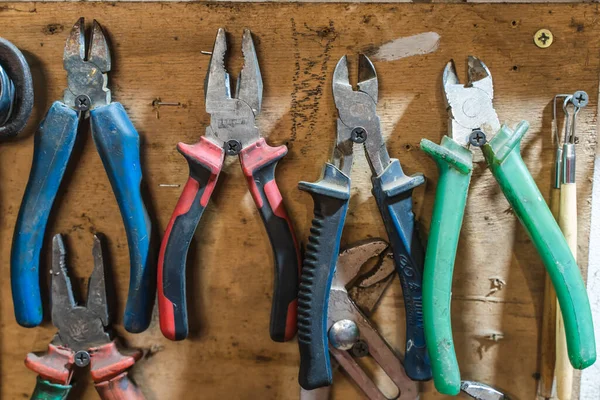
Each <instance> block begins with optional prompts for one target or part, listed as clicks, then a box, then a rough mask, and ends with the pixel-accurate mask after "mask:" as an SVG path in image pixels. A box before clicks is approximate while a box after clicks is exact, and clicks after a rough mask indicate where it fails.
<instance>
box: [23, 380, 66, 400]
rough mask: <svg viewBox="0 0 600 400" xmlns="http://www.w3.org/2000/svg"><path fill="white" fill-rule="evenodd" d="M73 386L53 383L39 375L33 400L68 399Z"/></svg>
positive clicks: (32, 396)
mask: <svg viewBox="0 0 600 400" xmlns="http://www.w3.org/2000/svg"><path fill="white" fill-rule="evenodd" d="M71 387H72V386H71V385H60V384H58V383H52V382H50V381H47V380H45V379H42V378H41V377H39V376H38V377H37V380H36V383H35V390H34V391H33V394H32V395H31V400H66V398H67V396H69V392H70V391H71Z"/></svg>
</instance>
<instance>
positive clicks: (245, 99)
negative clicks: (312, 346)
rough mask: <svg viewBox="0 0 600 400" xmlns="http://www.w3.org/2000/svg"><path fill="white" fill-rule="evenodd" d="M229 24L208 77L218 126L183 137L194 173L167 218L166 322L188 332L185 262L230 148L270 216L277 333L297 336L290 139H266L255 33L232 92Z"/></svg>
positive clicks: (161, 272) (175, 336)
mask: <svg viewBox="0 0 600 400" xmlns="http://www.w3.org/2000/svg"><path fill="white" fill-rule="evenodd" d="M226 52H227V41H226V37H225V30H223V29H219V31H218V32H217V38H216V39H215V45H214V49H213V52H212V56H211V59H210V65H209V69H208V72H207V75H206V80H205V83H204V95H205V102H206V112H207V113H209V114H210V125H209V126H208V127H207V128H206V133H205V135H204V136H202V137H201V138H200V141H199V142H198V143H196V144H194V145H187V144H184V143H179V144H178V145H177V150H179V152H180V153H181V154H182V155H183V156H184V157H185V158H186V160H187V162H188V164H189V167H190V177H189V179H188V181H187V183H186V185H185V187H184V189H183V192H182V193H181V197H180V198H179V201H178V202H177V205H176V207H175V211H174V212H173V215H172V216H171V220H170V221H169V224H168V225H167V229H166V231H165V235H164V237H163V240H162V243H161V246H160V254H159V259H158V305H159V312H160V328H161V330H162V332H163V334H164V335H165V337H167V338H169V339H171V340H181V339H184V338H186V337H187V335H188V321H187V306H186V287H185V268H186V259H187V252H188V248H189V245H190V242H191V240H192V238H193V236H194V232H195V231H196V227H197V226H198V223H199V222H200V218H201V217H202V214H203V213H204V209H205V208H206V205H207V204H208V201H209V199H210V196H211V194H212V192H213V190H214V188H215V185H216V183H217V179H218V177H219V173H220V172H221V169H222V168H223V162H224V158H225V154H227V155H231V156H238V157H239V160H240V164H241V166H242V171H243V172H244V175H245V176H246V181H247V183H248V188H249V189H250V193H251V195H252V198H253V199H254V202H255V203H256V206H257V208H258V211H259V213H260V216H261V218H262V220H263V223H264V225H265V228H266V230H267V234H268V236H269V240H270V242H271V247H272V248H273V255H274V259H275V284H274V289H273V303H272V308H271V327H270V334H271V339H273V340H274V341H278V342H283V341H287V340H290V339H291V338H293V337H294V335H295V334H296V308H297V292H298V279H299V270H300V259H299V251H298V245H297V242H296V238H295V235H294V229H293V227H292V223H291V221H290V219H289V217H288V215H287V212H286V210H285V207H284V205H283V200H282V197H281V193H280V192H279V188H278V187H277V183H276V182H275V167H276V165H277V162H278V161H279V160H280V159H281V158H282V157H283V156H285V155H286V154H287V148H286V147H285V146H278V147H271V146H269V145H268V144H267V143H266V142H265V139H263V138H262V137H261V135H260V132H259V131H258V128H257V126H256V121H255V118H256V116H257V115H258V114H259V113H260V109H261V103H262V89H263V84H262V76H261V74H260V68H259V65H258V58H257V56H256V51H255V48H254V42H253V40H252V34H251V32H250V31H249V30H248V29H246V30H244V35H243V37H242V52H243V55H244V67H243V68H242V71H241V73H240V75H239V77H238V81H237V85H236V86H237V88H236V89H237V90H236V92H235V96H234V97H232V96H231V83H230V81H229V73H228V72H227V71H226V69H225V65H224V62H225V61H224V60H225V54H226Z"/></svg>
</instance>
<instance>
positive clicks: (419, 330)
mask: <svg viewBox="0 0 600 400" xmlns="http://www.w3.org/2000/svg"><path fill="white" fill-rule="evenodd" d="M372 181H373V195H374V196H375V200H376V201H377V205H378V207H379V211H380V212H381V216H382V218H383V222H384V225H385V229H386V231H387V234H388V237H389V240H390V244H391V246H392V250H393V253H394V262H395V264H396V271H397V272H398V275H399V276H400V283H401V285H402V295H403V296H404V307H405V309H406V352H405V353H404V368H405V370H406V374H407V375H408V377H409V378H411V379H413V380H419V381H422V380H428V379H431V366H430V363H429V357H428V355H427V347H426V345H425V333H424V330H423V307H422V304H423V293H422V285H423V259H424V250H423V245H422V244H421V241H420V238H419V232H418V230H417V227H416V226H415V216H414V214H413V211H412V206H413V204H412V191H413V189H414V188H415V187H417V186H419V185H422V184H423V183H425V178H424V177H423V175H420V174H419V175H414V176H407V175H405V174H404V172H403V171H402V167H401V165H400V162H399V161H398V160H396V159H392V161H391V163H390V164H389V165H388V166H387V167H386V169H385V170H384V171H383V173H382V174H381V175H380V176H377V177H373V179H372Z"/></svg>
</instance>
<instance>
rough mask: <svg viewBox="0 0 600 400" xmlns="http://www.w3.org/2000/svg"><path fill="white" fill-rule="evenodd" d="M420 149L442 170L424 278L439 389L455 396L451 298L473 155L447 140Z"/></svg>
mask: <svg viewBox="0 0 600 400" xmlns="http://www.w3.org/2000/svg"><path fill="white" fill-rule="evenodd" d="M421 149H422V150H423V151H425V152H426V153H427V154H429V155H430V156H431V157H432V158H433V159H434V160H435V162H436V164H437V167H438V170H439V180H438V185H437V190H436V194H435V201H434V205H433V214H432V217H431V228H430V231H429V241H428V244H427V252H426V254H425V268H424V276H423V318H424V326H425V339H426V343H427V349H428V351H429V358H430V360H431V368H432V371H433V380H434V383H435V387H436V389H437V390H438V391H439V392H440V393H442V394H446V395H452V396H456V395H458V393H459V392H460V371H459V369H458V362H457V361H456V353H455V351H454V340H453V338H452V325H451V319H450V298H451V294H452V273H453V271H454V261H455V259H456V250H457V248H458V239H459V236H460V229H461V227H462V222H463V216H464V214H465V205H466V203H467V194H468V191H469V184H470V182H471V173H472V171H473V162H472V159H473V155H472V154H471V152H470V151H469V150H467V149H465V148H464V147H462V146H460V145H459V144H458V143H456V142H455V141H453V140H452V139H451V138H449V137H447V136H444V138H443V139H442V143H441V145H439V146H438V145H437V144H435V143H433V142H431V141H429V140H426V139H423V140H421Z"/></svg>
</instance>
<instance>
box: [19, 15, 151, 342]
mask: <svg viewBox="0 0 600 400" xmlns="http://www.w3.org/2000/svg"><path fill="white" fill-rule="evenodd" d="M63 61H64V68H65V70H66V71H67V83H68V87H67V89H66V90H65V92H64V98H63V101H56V102H54V104H52V106H51V107H50V110H48V113H47V114H46V117H45V118H44V120H43V121H42V123H41V124H40V127H39V129H38V131H37V132H36V134H35V140H34V143H35V144H34V150H33V162H32V165H31V172H30V175H29V181H28V182H27V187H26V189H25V194H24V195H23V202H22V203H21V208H20V210H19V216H18V218H17V223H16V226H15V233H14V237H13V245H12V254H11V285H12V294H13V302H14V307H15V316H16V318H17V322H18V323H19V324H20V325H22V326H26V327H33V326H37V325H39V324H40V323H41V322H42V317H43V312H42V299H41V296H40V284H39V281H40V276H39V263H40V250H41V248H42V244H43V240H44V233H45V230H46V224H47V222H48V216H49V214H50V210H51V209H52V204H53V203H54V199H55V197H56V194H57V192H58V188H59V186H60V183H61V181H62V178H63V176H64V173H65V170H66V168H67V163H68V161H69V158H70V156H71V152H72V150H73V145H74V143H75V138H76V136H77V131H78V127H79V124H80V122H81V120H83V119H87V118H89V119H90V126H91V131H92V137H93V138H94V142H95V143H96V148H97V149H98V153H99V154H100V158H101V159H102V163H103V164H104V169H105V170H106V173H107V174H108V178H109V180H110V183H111V185H112V188H113V191H114V193H115V197H116V199H117V203H118V204H119V208H120V210H121V216H122V218H123V223H124V224H125V231H126V233H127V241H128V243H129V257H130V271H131V273H130V281H129V297H128V300H127V306H126V308H125V315H124V325H125V329H127V330H128V331H130V332H142V331H144V330H145V329H146V328H147V327H148V325H149V324H150V318H151V314H152V306H153V304H154V292H155V286H154V282H155V281H154V280H155V278H156V275H155V274H154V273H153V268H152V267H151V266H150V263H149V260H148V250H149V244H150V233H151V226H150V218H149V217H148V213H147V212H146V208H145V206H144V202H143V200H142V195H141V192H140V185H141V180H142V170H141V166H140V152H139V145H140V139H139V135H138V133H137V131H136V130H135V128H134V127H133V124H132V123H131V121H130V120H129V117H128V116H127V113H126V112H125V109H124V108H123V106H122V105H121V104H120V103H114V102H111V92H110V90H109V89H108V88H107V83H108V72H109V71H110V68H111V59H110V51H109V47H108V43H107V42H106V38H105V37H104V34H103V32H102V28H101V27H100V24H99V23H98V22H96V21H94V23H93V26H92V35H91V38H90V45H89V49H88V51H87V52H86V47H85V26H84V19H83V18H80V19H79V20H78V21H77V22H76V23H75V25H74V26H73V29H72V30H71V33H70V34H69V37H68V38H67V42H66V44H65V50H64V57H63Z"/></svg>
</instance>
